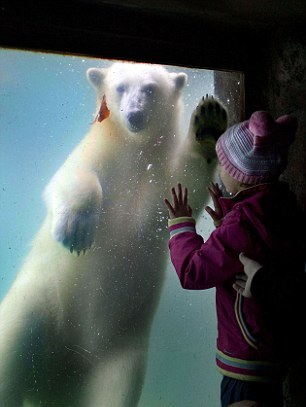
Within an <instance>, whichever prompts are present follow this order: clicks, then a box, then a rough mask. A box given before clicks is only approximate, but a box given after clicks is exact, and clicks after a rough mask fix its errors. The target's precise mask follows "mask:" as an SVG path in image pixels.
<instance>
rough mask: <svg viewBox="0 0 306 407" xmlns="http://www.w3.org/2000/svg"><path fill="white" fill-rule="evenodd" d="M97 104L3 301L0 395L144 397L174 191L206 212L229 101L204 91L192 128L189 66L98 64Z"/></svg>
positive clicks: (130, 402) (77, 400) (35, 399)
mask: <svg viewBox="0 0 306 407" xmlns="http://www.w3.org/2000/svg"><path fill="white" fill-rule="evenodd" d="M87 77H88V80H89V82H90V83H91V84H92V85H93V87H94V88H95V89H96V92H97V113H96V118H95V120H94V123H93V124H92V125H91V127H90V130H89V133H88V134H87V135H86V136H85V138H84V139H83V140H82V141H81V142H80V144H79V145H78V146H77V147H76V148H75V150H74V151H73V152H72V153H71V154H70V155H69V156H68V158H67V160H66V162H64V164H63V165H62V167H61V168H59V170H58V171H57V172H56V173H55V175H54V176H53V178H52V179H51V181H50V182H49V184H48V185H47V187H46V190H45V192H44V199H45V202H46V206H47V215H46V218H45V220H44V222H43V225H42V226H41V228H40V230H39V231H38V233H37V235H36V237H35V238H34V240H33V242H32V247H31V250H30V253H29V254H28V256H27V257H26V259H25V261H24V264H23V266H22V268H21V270H20V272H19V274H18V275H17V277H16V280H15V282H14V283H13V285H12V287H11V289H10V291H9V292H8V294H7V295H6V297H5V298H4V300H3V302H2V304H1V307H0V360H1V362H0V405H1V406H5V407H24V406H35V407H38V406H47V407H59V406H65V407H68V406H71V407H98V406H99V407H135V406H137V403H138V400H139V398H140V395H141V389H142V386H143V382H144V377H145V370H146V360H147V352H148V343H149V334H150V327H151V323H152V319H153V316H154V312H155V310H156V306H157V304H158V300H159V297H160V293H161V288H162V285H163V279H164V272H165V265H166V262H167V258H168V249H167V244H168V231H167V227H166V224H167V222H166V219H167V214H166V211H165V207H164V203H163V198H164V196H165V195H166V194H168V193H169V189H170V187H171V186H172V185H175V183H176V182H177V181H181V182H183V184H184V185H186V186H188V187H189V190H190V191H193V192H191V194H190V203H191V205H192V207H193V208H195V212H199V211H200V210H201V209H202V208H203V206H204V204H205V201H206V200H207V192H206V188H205V186H206V185H207V183H208V181H209V180H210V179H211V177H212V175H213V173H214V169H215V160H214V158H215V151H214V146H215V141H216V138H217V137H218V136H219V135H220V134H221V133H222V132H223V131H224V130H225V129H226V127H227V113H226V111H225V109H224V107H223V106H222V105H221V103H219V102H218V101H217V100H215V99H214V98H212V97H206V98H203V99H202V100H200V102H199V105H198V107H197V108H196V109H195V111H194V112H193V114H192V117H191V119H190V127H189V131H188V135H185V137H184V135H183V136H181V135H180V128H181V123H180V121H181V119H182V117H183V100H182V95H181V93H182V89H183V88H184V86H185V85H186V82H187V76H186V74H185V73H170V72H168V71H167V70H166V69H165V68H164V67H162V66H159V65H150V64H136V63H135V64H134V63H124V62H116V63H114V64H113V65H112V66H110V67H109V68H106V69H98V68H91V69H89V70H88V72H87Z"/></svg>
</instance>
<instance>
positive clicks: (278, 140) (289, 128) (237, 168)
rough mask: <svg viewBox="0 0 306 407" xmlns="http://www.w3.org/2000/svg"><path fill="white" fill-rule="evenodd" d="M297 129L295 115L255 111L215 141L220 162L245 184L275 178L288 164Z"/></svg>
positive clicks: (230, 173)
mask: <svg viewBox="0 0 306 407" xmlns="http://www.w3.org/2000/svg"><path fill="white" fill-rule="evenodd" d="M296 130H297V120H296V118H294V117H292V116H289V115H285V116H281V117H279V118H278V119H277V120H276V121H274V119H273V118H272V117H271V116H270V114H269V113H267V112H264V111H258V112H255V113H253V114H252V116H251V117H250V119H249V120H246V121H244V122H242V123H239V124H236V125H234V126H232V127H230V128H229V129H227V130H226V131H225V133H223V134H222V135H221V136H220V138H219V139H218V141H217V144H216V151H217V155H218V159H219V162H220V164H221V165H222V167H223V168H224V169H225V171H226V172H227V173H228V174H229V175H230V176H231V177H233V178H235V179H236V180H237V181H240V182H242V183H244V184H259V183H262V182H269V181H272V180H274V179H276V178H277V177H278V176H279V175H280V174H281V173H282V172H283V171H284V169H285V168H286V165H287V156H288V149H289V145H290V144H291V143H292V142H293V140H294V137H295V133H296Z"/></svg>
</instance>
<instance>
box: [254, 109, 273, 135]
mask: <svg viewBox="0 0 306 407" xmlns="http://www.w3.org/2000/svg"><path fill="white" fill-rule="evenodd" d="M249 130H250V131H251V132H252V133H253V134H254V136H259V137H265V136H269V135H271V134H272V133H273V132H274V131H275V121H274V119H273V117H272V116H271V115H270V114H269V113H268V112H265V111H263V110H259V111H257V112H255V113H253V114H252V116H251V117H250V120H249Z"/></svg>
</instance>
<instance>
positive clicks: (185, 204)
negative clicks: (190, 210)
mask: <svg viewBox="0 0 306 407" xmlns="http://www.w3.org/2000/svg"><path fill="white" fill-rule="evenodd" d="M183 203H184V206H187V205H188V189H187V188H184V195H183Z"/></svg>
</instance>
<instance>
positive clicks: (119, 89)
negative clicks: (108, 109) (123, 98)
mask: <svg viewBox="0 0 306 407" xmlns="http://www.w3.org/2000/svg"><path fill="white" fill-rule="evenodd" d="M116 90H117V93H120V94H122V93H124V92H125V91H126V86H125V85H123V84H121V85H118V86H117V89H116Z"/></svg>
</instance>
